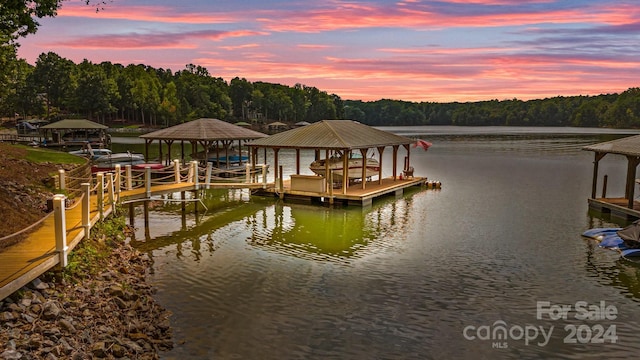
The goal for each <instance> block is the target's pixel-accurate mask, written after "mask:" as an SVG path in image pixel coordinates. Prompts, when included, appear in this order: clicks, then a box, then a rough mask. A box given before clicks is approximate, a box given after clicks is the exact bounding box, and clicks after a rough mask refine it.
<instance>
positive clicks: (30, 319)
mask: <svg viewBox="0 0 640 360" xmlns="http://www.w3.org/2000/svg"><path fill="white" fill-rule="evenodd" d="M20 316H21V317H22V319H23V320H24V321H26V322H28V323H29V324H33V322H34V321H36V318H34V317H33V316H31V315H29V314H20Z"/></svg>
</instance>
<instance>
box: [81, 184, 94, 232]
mask: <svg viewBox="0 0 640 360" xmlns="http://www.w3.org/2000/svg"><path fill="white" fill-rule="evenodd" d="M80 186H81V188H82V195H83V196H82V227H83V228H84V238H85V240H86V239H89V235H90V233H91V216H90V215H91V184H89V183H82V184H80Z"/></svg>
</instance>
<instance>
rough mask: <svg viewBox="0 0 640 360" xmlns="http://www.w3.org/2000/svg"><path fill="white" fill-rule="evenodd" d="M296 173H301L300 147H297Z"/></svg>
mask: <svg viewBox="0 0 640 360" xmlns="http://www.w3.org/2000/svg"><path fill="white" fill-rule="evenodd" d="M296 175H300V149H296Z"/></svg>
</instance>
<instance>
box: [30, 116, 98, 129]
mask: <svg viewBox="0 0 640 360" xmlns="http://www.w3.org/2000/svg"><path fill="white" fill-rule="evenodd" d="M108 128H109V127H108V126H106V125H102V124H98V123H97V122H93V121H91V120H87V119H64V120H60V121H56V122H54V123H51V124H48V125H44V126H41V127H40V129H60V130H69V129H77V130H84V129H108Z"/></svg>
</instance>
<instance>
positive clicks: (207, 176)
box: [204, 161, 213, 190]
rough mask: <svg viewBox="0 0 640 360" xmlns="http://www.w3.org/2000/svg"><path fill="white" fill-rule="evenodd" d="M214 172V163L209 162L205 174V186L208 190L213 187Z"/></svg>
mask: <svg viewBox="0 0 640 360" xmlns="http://www.w3.org/2000/svg"><path fill="white" fill-rule="evenodd" d="M212 172H213V163H211V162H209V161H207V173H206V174H205V179H204V181H205V184H206V185H205V186H206V188H207V190H208V189H209V188H210V187H211V173H212Z"/></svg>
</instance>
